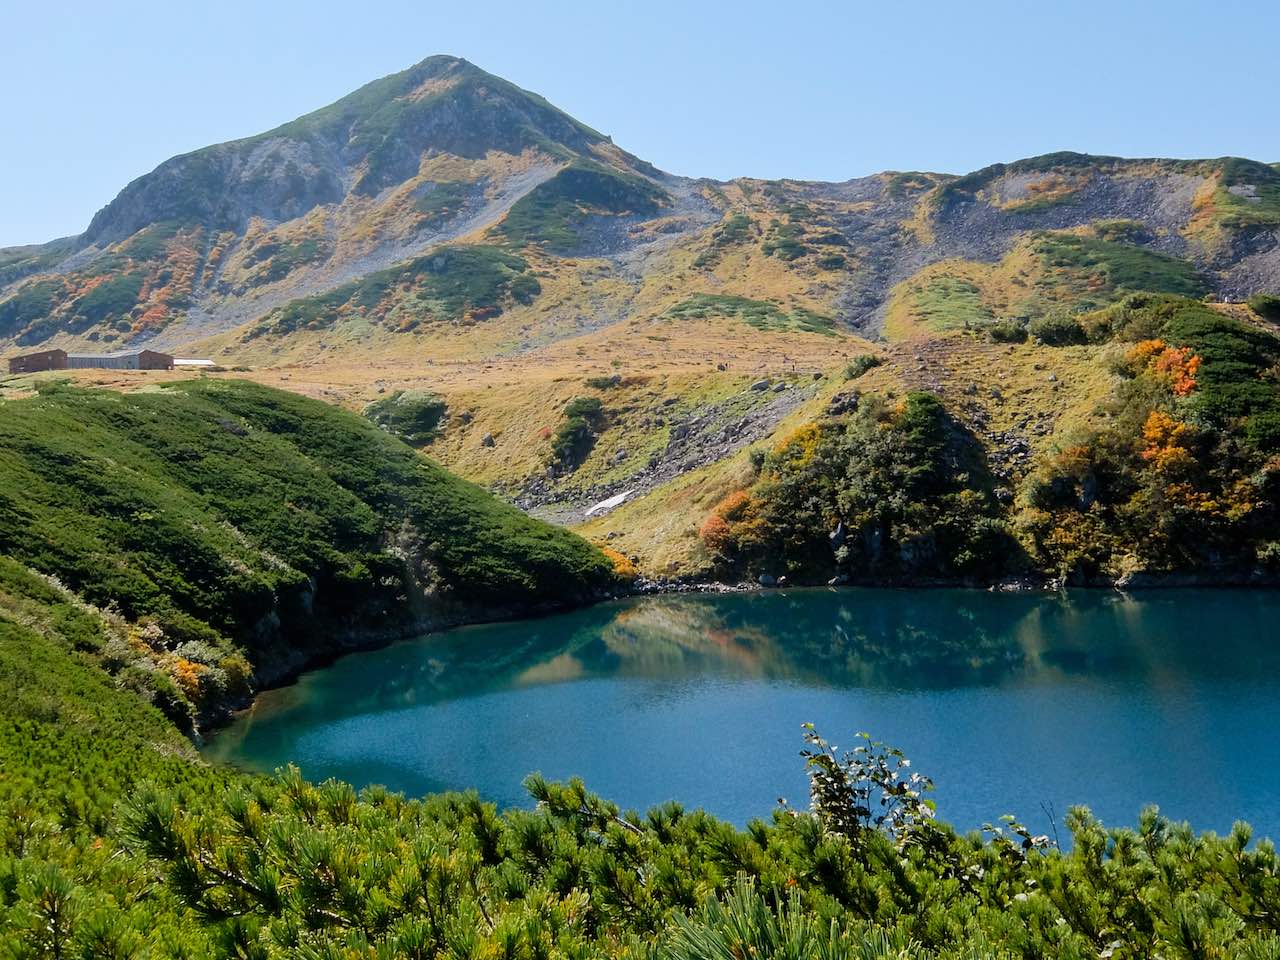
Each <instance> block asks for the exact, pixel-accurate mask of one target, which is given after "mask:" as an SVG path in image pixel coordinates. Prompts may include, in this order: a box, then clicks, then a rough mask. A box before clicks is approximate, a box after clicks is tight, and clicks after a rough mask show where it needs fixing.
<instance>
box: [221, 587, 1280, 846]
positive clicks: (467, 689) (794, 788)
mask: <svg viewBox="0 0 1280 960" xmlns="http://www.w3.org/2000/svg"><path fill="white" fill-rule="evenodd" d="M1278 624H1280V593H1278V592H1274V591H1255V592H1248V591H1209V590H1187V591H1168V592H1157V593H1146V594H1141V595H1140V596H1139V597H1137V598H1130V597H1125V596H1122V595H1120V594H1116V593H1109V592H1080V593H1072V594H1070V595H1067V596H1040V595H1035V596H1027V595H1017V594H993V593H987V592H979V591H961V590H929V591H925V590H869V589H868V590H861V589H844V590H793V591H785V592H782V591H775V592H769V593H761V594H731V595H695V596H671V597H654V598H645V599H639V600H630V601H623V602H618V603H612V604H606V605H603V606H598V607H594V608H590V609H587V610H582V611H578V612H576V613H572V614H568V615H564V616H558V617H552V618H547V619H543V620H534V621H524V622H517V623H506V624H497V625H491V626H482V627H468V628H464V629H459V630H454V631H450V632H448V633H442V634H437V635H434V636H429V637H424V638H422V639H419V640H414V641H409V642H404V643H400V644H397V645H395V646H392V647H388V648H385V649H382V650H378V651H373V652H369V653H360V654H354V655H351V656H348V657H344V658H343V659H341V660H339V661H338V662H337V663H335V664H334V665H333V666H331V667H328V668H326V669H323V670H318V671H316V672H314V673H310V674H307V675H305V676H304V677H302V679H301V680H300V681H299V682H298V683H297V684H296V685H294V686H292V687H289V688H286V689H282V690H276V691H271V692H269V693H267V694H265V695H264V696H262V697H261V698H260V699H259V701H258V703H257V705H256V706H255V708H254V709H253V710H252V711H250V712H249V713H247V714H246V715H245V716H244V717H242V718H241V719H240V720H239V721H237V722H236V723H235V724H234V725H233V726H231V727H230V728H228V729H227V730H226V731H224V732H223V733H222V734H220V735H219V736H218V737H217V738H215V739H214V741H213V742H212V744H211V745H210V747H209V748H208V753H209V754H210V755H211V756H214V757H217V758H219V759H224V760H229V761H232V762H234V763H238V764H240V765H243V766H248V767H250V768H254V769H261V770H268V771H269V770H271V769H274V768H276V767H279V766H282V765H284V764H287V763H295V764H297V765H298V766H299V767H301V768H302V771H303V773H304V774H306V775H307V776H308V777H311V778H313V779H321V778H325V777H339V778H342V779H345V780H350V781H352V782H353V783H356V784H358V785H367V784H371V783H381V784H385V785H387V786H389V787H391V788H393V789H395V790H402V791H405V792H406V793H409V794H421V793H426V792H431V791H438V790H453V789H463V788H469V787H474V788H475V789H477V790H478V791H479V792H480V794H481V795H482V796H484V797H485V798H486V799H489V800H493V801H495V802H496V803H497V804H498V805H499V806H500V807H508V806H516V805H528V804H529V802H530V801H529V799H528V796H527V795H526V794H525V792H524V790H523V788H522V787H521V781H522V779H523V778H524V776H525V775H526V774H528V773H530V772H532V771H539V772H541V773H542V774H544V775H545V776H547V777H549V778H552V779H565V778H568V777H571V776H579V777H582V778H583V779H584V780H585V781H586V783H587V786H588V787H589V788H590V789H592V790H594V791H596V792H597V793H600V794H602V795H604V796H606V797H609V798H610V799H613V800H615V801H616V802H618V803H619V804H620V805H622V806H623V807H624V808H636V809H641V810H643V809H645V808H647V807H649V806H652V805H654V804H657V803H661V802H664V801H666V800H670V799H677V800H679V801H681V802H682V803H684V804H685V805H686V806H687V807H695V806H701V807H705V808H706V809H708V810H710V811H712V812H713V813H716V814H718V815H720V816H722V817H725V818H727V819H730V820H732V821H734V822H737V823H739V824H744V823H746V822H747V821H748V820H750V819H751V818H753V817H757V816H760V817H768V815H769V814H770V812H771V811H772V810H773V809H774V807H775V803H776V799H777V798H778V797H780V796H783V797H786V798H787V799H788V801H789V802H790V803H791V804H792V805H793V806H802V807H803V806H807V802H808V798H807V790H806V781H805V778H804V769H803V764H802V761H801V759H800V757H799V751H800V749H801V748H802V746H803V743H802V741H801V729H800V725H801V724H802V723H804V722H806V721H811V722H813V723H815V724H817V726H818V729H819V731H820V732H822V733H823V734H824V735H825V736H826V737H827V739H828V740H831V741H832V742H834V743H836V744H838V745H840V746H842V747H843V746H851V745H852V740H853V734H854V733H855V732H857V731H860V730H865V731H867V732H869V733H871V734H872V735H873V736H874V737H875V738H876V739H879V740H883V741H886V742H888V743H891V744H893V745H895V746H897V747H899V748H900V749H902V750H903V751H904V752H905V753H906V754H907V756H908V757H910V758H911V759H912V764H913V767H914V768H915V769H916V770H918V771H919V772H922V773H925V774H927V775H929V776H931V777H933V779H934V780H935V781H936V783H937V790H936V792H935V793H934V794H933V797H934V799H936V800H937V801H938V807H939V816H940V817H941V818H942V819H945V820H947V821H949V822H951V823H953V824H955V825H956V826H958V827H961V828H973V827H977V826H980V825H981V824H983V823H984V822H988V821H995V819H996V818H997V817H999V816H1000V815H1002V814H1005V813H1013V814H1015V815H1017V816H1018V817H1019V818H1020V819H1022V820H1023V821H1024V822H1026V823H1027V824H1028V825H1029V826H1031V827H1033V828H1034V829H1036V830H1044V831H1047V830H1048V829H1049V826H1050V817H1049V813H1048V811H1053V813H1054V814H1055V815H1056V818H1057V820H1058V823H1059V826H1060V825H1061V820H1062V815H1063V813H1065V811H1066V810H1067V808H1068V807H1069V806H1071V805H1073V804H1077V803H1086V804H1088V805H1089V806H1090V807H1091V808H1092V809H1093V811H1094V812H1095V813H1096V814H1098V815H1099V816H1100V817H1102V818H1103V819H1104V820H1105V821H1106V822H1108V823H1114V824H1133V823H1134V822H1135V821H1136V819H1137V815H1138V812H1139V810H1140V808H1141V807H1142V805H1144V804H1146V803H1156V804H1158V805H1159V806H1160V807H1161V809H1162V811H1163V812H1164V813H1166V814H1168V815H1169V816H1172V817H1174V818H1176V819H1185V820H1189V821H1190V822H1191V823H1192V825H1193V826H1195V827H1197V828H1198V829H1213V830H1217V831H1219V832H1222V831H1225V830H1227V829H1229V828H1230V826H1231V822H1232V820H1234V819H1244V820H1248V821H1250V822H1252V823H1253V825H1254V827H1255V829H1256V830H1257V832H1258V833H1260V834H1266V835H1270V836H1272V837H1280V722H1278V721H1280V626H1278Z"/></svg>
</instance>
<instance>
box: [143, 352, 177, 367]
mask: <svg viewBox="0 0 1280 960" xmlns="http://www.w3.org/2000/svg"><path fill="white" fill-rule="evenodd" d="M138 369H140V370H171V369H173V357H171V356H169V355H168V354H167V353H157V352H156V351H154V350H143V351H142V352H141V353H140V354H138Z"/></svg>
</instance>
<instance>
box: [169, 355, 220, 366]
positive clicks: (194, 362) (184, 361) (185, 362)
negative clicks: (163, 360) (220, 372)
mask: <svg viewBox="0 0 1280 960" xmlns="http://www.w3.org/2000/svg"><path fill="white" fill-rule="evenodd" d="M173 365H174V366H175V367H212V366H216V364H215V363H214V362H213V361H212V360H203V359H198V358H196V357H174V358H173Z"/></svg>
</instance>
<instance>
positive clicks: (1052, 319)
mask: <svg viewBox="0 0 1280 960" xmlns="http://www.w3.org/2000/svg"><path fill="white" fill-rule="evenodd" d="M1027 333H1029V334H1030V335H1031V336H1033V337H1035V338H1036V339H1037V340H1039V341H1040V342H1041V343H1046V344H1048V345H1050V346H1053V347H1064V346H1069V345H1071V344H1077V343H1085V342H1087V340H1088V338H1087V337H1086V336H1085V332H1084V328H1083V327H1082V326H1080V321H1079V320H1078V319H1077V318H1075V317H1073V316H1070V315H1068V314H1064V313H1053V314H1049V315H1048V316H1046V317H1037V318H1036V319H1034V320H1032V321H1031V322H1030V323H1029V324H1027Z"/></svg>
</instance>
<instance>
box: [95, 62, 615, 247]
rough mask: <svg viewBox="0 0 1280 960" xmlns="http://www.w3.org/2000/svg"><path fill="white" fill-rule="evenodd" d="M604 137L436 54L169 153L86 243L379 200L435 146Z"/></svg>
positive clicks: (539, 144)
mask: <svg viewBox="0 0 1280 960" xmlns="http://www.w3.org/2000/svg"><path fill="white" fill-rule="evenodd" d="M605 140H607V138H606V137H605V136H604V135H603V134H601V133H599V132H597V131H595V130H593V129H591V128H590V127H588V126H587V125H586V124H583V123H580V122H579V121H577V120H575V119H573V118H572V117H570V116H569V115H568V114H566V113H564V112H563V111H561V110H559V109H557V108H556V107H554V106H552V105H551V104H550V103H548V102H547V101H546V100H544V99H543V98H542V97H540V96H538V95H537V94H534V93H530V92H529V91H527V90H523V89H521V88H520V87H518V86H516V85H515V84H513V83H510V82H509V81H506V80H503V79H502V78H500V77H496V76H494V75H493V74H490V73H487V72H485V71H484V70H482V69H480V68H479V67H477V66H475V65H474V64H472V63H470V62H468V61H467V60H464V59H461V58H459V57H453V56H447V55H435V56H431V57H428V58H426V59H425V60H423V61H421V62H420V63H417V64H415V65H414V66H412V67H410V68H409V69H407V70H402V71H400V72H399V73H394V74H390V75H389V76H386V77H382V78H381V79H378V80H374V81H372V82H370V83H367V84H365V85H364V86H363V87H360V88H359V89H358V90H355V91H353V92H352V93H350V94H348V95H347V96H345V97H343V98H341V99H340V100H337V101H335V102H334V103H331V104H329V105H328V106H326V107H321V108H320V109H319V110H315V111H313V112H311V113H308V114H305V115H304V116H301V117H298V118H297V119H296V120H291V121H289V122H288V123H285V124H282V125H280V126H278V127H275V128H274V129H271V130H268V131H266V132H265V133H260V134H257V135H255V136H251V137H246V138H243V139H240V140H233V141H230V142H228V143H221V144H216V145H214V146H211V147H205V148H204V149H201V150H197V151H194V152H193V153H188V154H184V155H182V156H178V157H174V158H172V159H170V160H166V161H165V162H164V163H162V164H161V165H160V166H159V167H157V168H156V169H155V170H154V171H152V172H151V173H149V174H147V175H146V176H143V177H140V178H138V179H137V180H135V181H133V182H132V183H131V184H129V185H128V186H127V187H126V188H125V189H124V190H123V191H121V193H120V195H119V196H118V197H116V199H115V200H113V201H112V202H111V203H110V204H108V205H107V206H106V207H104V208H103V209H102V210H101V211H99V212H98V214H97V215H96V216H95V217H94V218H93V220H92V222H91V223H90V224H89V228H88V230H86V231H85V234H84V237H83V240H84V242H85V243H86V244H97V245H99V246H101V245H104V244H108V243H112V242H115V241H118V240H122V239H124V238H126V237H128V236H131V235H132V234H134V233H136V232H137V231H138V230H140V229H142V228H143V227H145V226H147V225H148V224H151V223H157V222H166V221H177V222H180V223H184V224H192V225H197V224H198V225H201V226H204V227H206V228H210V229H234V230H240V229H243V228H244V227H245V225H246V224H247V223H248V222H249V221H250V220H251V219H252V218H254V217H257V218H261V219H263V220H267V221H277V222H278V221H282V220H289V219H292V218H294V217H297V216H300V215H301V214H303V213H305V212H306V211H307V210H309V209H311V208H313V207H315V206H318V205H321V204H326V203H338V202H341V200H342V198H343V197H344V196H345V195H346V194H347V193H348V192H354V193H355V194H357V195H360V196H376V195H377V194H378V193H379V192H380V191H382V190H385V189H387V188H388V187H392V186H394V185H396V184H398V183H401V182H403V181H405V180H407V179H409V178H411V177H413V176H414V175H415V174H416V173H417V172H418V168H419V165H420V164H421V162H422V158H423V156H424V154H426V153H427V152H435V153H446V154H452V155H455V156H459V157H464V158H468V159H477V158H481V157H484V156H485V155H486V154H488V153H489V152H490V151H498V152H501V153H506V154H520V153H522V152H523V151H525V150H527V149H531V148H532V149H537V150H540V151H541V152H543V153H545V154H547V155H548V156H550V157H553V158H556V159H559V160H564V161H567V160H570V159H572V158H573V157H574V156H576V155H578V154H581V153H583V152H585V151H588V150H590V148H591V147H592V146H593V145H594V144H597V143H601V142H603V141H605Z"/></svg>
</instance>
